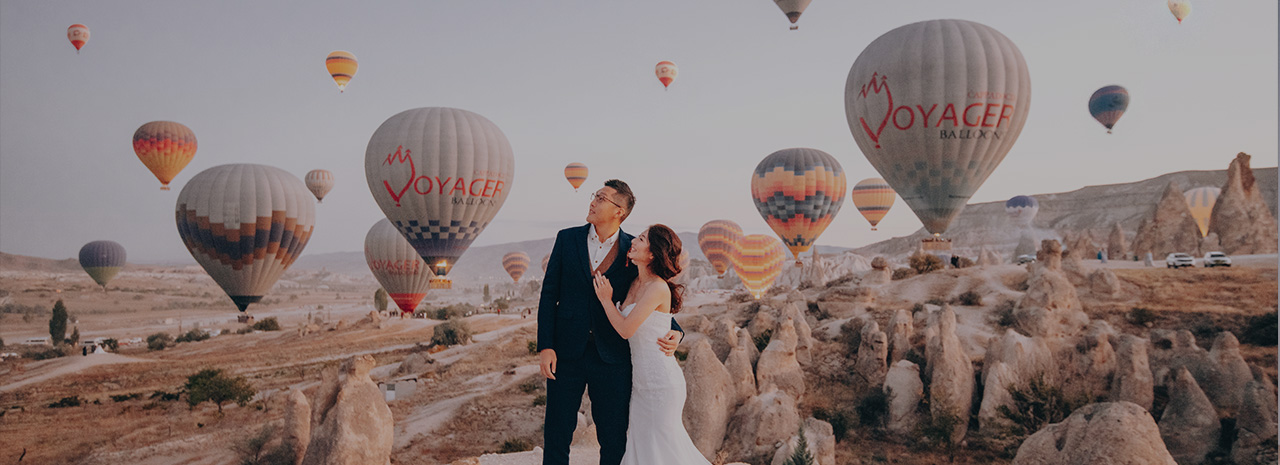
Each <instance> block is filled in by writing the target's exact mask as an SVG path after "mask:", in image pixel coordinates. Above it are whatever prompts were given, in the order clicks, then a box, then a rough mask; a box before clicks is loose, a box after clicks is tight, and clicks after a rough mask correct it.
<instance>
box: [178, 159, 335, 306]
mask: <svg viewBox="0 0 1280 465" xmlns="http://www.w3.org/2000/svg"><path fill="white" fill-rule="evenodd" d="M311 198H312V197H311V192H310V191H308V190H307V186H306V185H305V184H303V183H302V180H301V179H298V177H297V176H294V175H292V174H289V172H287V171H285V170H282V169H280V168H276V167H274V166H265V165H252V164H233V165H221V166H215V167H213V168H209V169H207V170H204V171H201V172H200V174H197V175H195V176H194V177H192V178H191V180H190V181H188V182H187V185H185V186H183V187H182V192H180V193H179V194H178V202H177V208H176V209H175V210H176V211H175V217H176V219H177V223H178V235H179V236H181V237H182V242H183V243H184V244H185V245H186V246H187V250H188V251H190V252H191V256H193V257H195V259H196V262H199V263H200V266H202V267H204V270H205V271H206V272H208V273H209V276H210V277H212V278H213V280H214V282H217V283H218V285H219V286H222V290H223V291H226V293H227V295H228V296H230V297H231V300H232V301H233V302H235V304H236V306H237V307H239V308H240V311H242V312H243V311H244V310H245V308H247V307H248V306H249V304H252V303H254V302H258V301H260V300H262V296H263V295H265V294H266V293H267V291H270V290H271V286H272V285H274V284H275V283H276V280H277V279H279V278H280V275H281V274H283V273H284V272H285V270H287V269H289V265H292V264H293V262H294V261H295V260H297V259H298V256H300V255H302V249H303V248H305V247H306V246H307V241H308V240H310V239H311V232H312V231H313V230H314V229H315V224H316V204H315V202H312V201H311Z"/></svg>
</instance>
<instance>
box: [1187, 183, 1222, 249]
mask: <svg viewBox="0 0 1280 465" xmlns="http://www.w3.org/2000/svg"><path fill="white" fill-rule="evenodd" d="M1221 193H1222V189H1219V188H1217V187H1197V188H1195V189H1191V190H1189V191H1186V192H1183V193H1182V196H1183V197H1185V198H1186V199H1187V206H1189V207H1191V217H1192V218H1195V220H1196V226H1199V227H1200V237H1204V236H1208V235H1209V217H1210V216H1212V215H1213V206H1214V204H1215V203H1217V202H1218V195H1219V194H1221Z"/></svg>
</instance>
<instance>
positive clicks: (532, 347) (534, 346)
mask: <svg viewBox="0 0 1280 465" xmlns="http://www.w3.org/2000/svg"><path fill="white" fill-rule="evenodd" d="M529 355H538V341H529Z"/></svg>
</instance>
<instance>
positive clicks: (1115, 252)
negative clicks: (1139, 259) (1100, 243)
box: [1107, 223, 1132, 260]
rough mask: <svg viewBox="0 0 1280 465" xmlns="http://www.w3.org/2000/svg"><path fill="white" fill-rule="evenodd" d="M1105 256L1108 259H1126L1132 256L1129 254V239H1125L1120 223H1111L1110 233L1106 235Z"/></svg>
mask: <svg viewBox="0 0 1280 465" xmlns="http://www.w3.org/2000/svg"><path fill="white" fill-rule="evenodd" d="M1107 258H1108V259H1110V260H1128V259H1130V258H1132V256H1131V255H1129V241H1128V240H1125V237H1124V228H1123V227H1121V226H1120V223H1113V224H1112V225H1111V235H1109V236H1107Z"/></svg>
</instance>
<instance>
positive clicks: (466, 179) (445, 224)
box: [364, 108, 515, 289]
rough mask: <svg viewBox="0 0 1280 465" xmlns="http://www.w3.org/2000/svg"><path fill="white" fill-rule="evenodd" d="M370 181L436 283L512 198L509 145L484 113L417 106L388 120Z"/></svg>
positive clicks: (370, 158) (372, 142) (373, 141)
mask: <svg viewBox="0 0 1280 465" xmlns="http://www.w3.org/2000/svg"><path fill="white" fill-rule="evenodd" d="M364 160H365V161H364V171H365V179H366V180H367V181H368V182H369V191H370V192H372V193H373V198H374V199H375V200H376V201H377V202H378V206H379V207H381V208H382V212H383V213H385V214H386V215H387V219H389V220H391V224H393V225H395V227H396V228H397V229H399V230H400V233H401V234H404V237H405V239H408V240H409V243H410V244H413V248H414V249H417V251H418V255H421V256H422V259H423V260H426V261H427V264H428V265H431V266H432V269H433V271H434V272H435V274H436V277H435V278H433V279H432V282H431V285H432V287H433V288H438V289H447V288H450V287H452V284H451V283H450V281H449V280H448V279H447V278H445V277H444V276H445V275H447V274H448V273H449V270H450V269H451V268H452V267H453V265H454V263H456V262H457V260H458V257H460V256H462V253H463V252H465V251H466V250H467V247H469V246H470V245H471V242H472V241H474V240H475V239H476V237H477V236H479V235H480V232H481V231H484V228H485V226H488V225H489V222H490V221H492V220H493V217H494V216H495V215H497V214H498V210H499V209H501V208H502V204H503V203H504V202H506V200H507V195H508V194H509V193H510V192H511V179H512V178H513V177H514V176H515V156H514V155H512V153H511V144H510V143H508V142H507V137H506V136H505V135H503V134H502V131H501V130H500V129H498V126H496V125H494V124H493V123H492V122H490V121H489V120H487V119H485V118H484V117H483V116H480V115H477V114H475V113H472V112H469V111H466V110H459V109H456V108H415V109H412V110H406V111H403V112H401V113H399V114H396V115H395V116H392V117H391V118H388V119H387V120H386V121H385V122H383V123H382V126H379V127H378V130H377V131H374V133H373V137H371V138H369V146H368V148H367V149H366V150H365V159H364Z"/></svg>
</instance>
